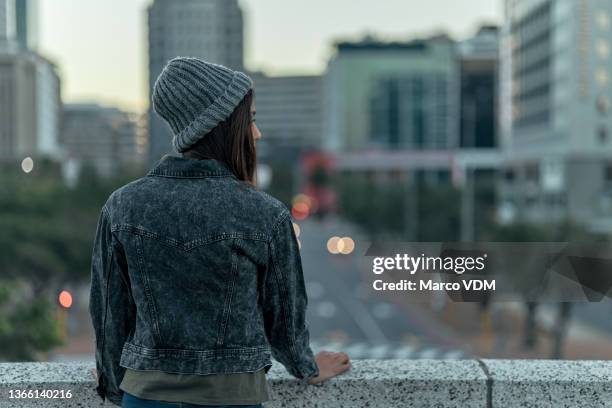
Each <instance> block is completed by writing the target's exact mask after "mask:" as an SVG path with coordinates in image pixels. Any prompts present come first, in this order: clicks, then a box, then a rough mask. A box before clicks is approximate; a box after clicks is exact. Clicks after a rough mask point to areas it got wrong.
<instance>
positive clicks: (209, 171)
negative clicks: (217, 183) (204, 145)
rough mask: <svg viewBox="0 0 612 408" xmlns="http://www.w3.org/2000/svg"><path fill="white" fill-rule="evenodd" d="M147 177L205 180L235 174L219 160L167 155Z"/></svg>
mask: <svg viewBox="0 0 612 408" xmlns="http://www.w3.org/2000/svg"><path fill="white" fill-rule="evenodd" d="M147 176H159V177H175V178H203V177H234V174H233V173H232V172H231V171H230V170H229V169H228V168H227V167H226V166H225V165H224V164H223V163H221V162H220V161H218V160H214V159H207V160H198V159H191V158H187V157H182V156H172V155H169V154H166V155H164V156H163V157H162V158H161V159H160V160H159V161H158V162H157V163H156V164H155V165H154V166H153V168H152V169H151V170H150V171H149V172H148V173H147Z"/></svg>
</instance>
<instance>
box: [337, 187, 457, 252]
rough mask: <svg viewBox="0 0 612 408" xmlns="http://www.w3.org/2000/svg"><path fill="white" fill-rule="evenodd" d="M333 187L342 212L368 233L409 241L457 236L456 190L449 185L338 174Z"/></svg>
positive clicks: (442, 239)
mask: <svg viewBox="0 0 612 408" xmlns="http://www.w3.org/2000/svg"><path fill="white" fill-rule="evenodd" d="M334 186H335V189H336V192H337V193H338V199H339V206H340V211H341V213H342V215H343V216H344V217H346V218H347V219H349V220H350V221H352V222H354V223H355V224H357V225H359V226H360V227H362V228H363V229H364V230H365V232H366V233H368V234H370V235H371V236H374V237H383V236H384V237H392V238H396V239H404V240H412V241H455V240H457V239H458V231H459V225H460V202H461V201H460V196H459V194H460V193H459V191H458V190H457V189H455V188H453V187H452V186H450V185H446V184H442V185H436V186H426V185H423V184H422V183H412V184H411V183H409V182H400V181H391V180H385V181H377V180H373V179H372V178H371V177H369V176H368V175H338V176H337V177H336V178H335V180H334Z"/></svg>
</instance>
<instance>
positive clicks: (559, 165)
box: [500, 0, 612, 230]
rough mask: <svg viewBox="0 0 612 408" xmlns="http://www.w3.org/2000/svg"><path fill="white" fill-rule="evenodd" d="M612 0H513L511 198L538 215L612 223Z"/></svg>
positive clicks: (503, 74) (507, 35) (507, 125)
mask: <svg viewBox="0 0 612 408" xmlns="http://www.w3.org/2000/svg"><path fill="white" fill-rule="evenodd" d="M610 47H612V2H610V1H607V0H506V2H505V23H504V27H503V30H502V46H501V52H500V57H501V64H500V67H501V68H500V78H501V86H500V94H501V95H500V109H501V118H500V123H501V129H502V141H503V146H504V149H505V154H506V157H507V161H508V165H509V169H508V172H507V177H506V178H505V179H506V182H505V187H504V189H503V200H504V205H505V206H508V207H513V208H515V209H517V210H518V212H519V213H520V214H521V215H522V216H524V217H526V218H527V219H531V220H534V221H544V222H549V221H559V220H561V219H564V218H569V219H571V220H574V221H577V222H579V223H581V224H584V225H585V226H587V227H588V228H591V229H599V230H610V229H612V223H611V222H610V220H612V218H611V217H610V216H611V215H612V189H611V187H612V134H611V132H612V109H611V106H610V103H611V101H612V78H611V75H612V54H611V52H612V50H611V48H610Z"/></svg>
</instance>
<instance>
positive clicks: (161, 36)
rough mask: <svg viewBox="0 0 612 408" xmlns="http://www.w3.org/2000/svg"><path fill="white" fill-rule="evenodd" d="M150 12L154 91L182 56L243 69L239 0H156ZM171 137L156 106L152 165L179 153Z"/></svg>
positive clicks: (151, 120) (151, 127)
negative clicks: (166, 70) (170, 63)
mask: <svg viewBox="0 0 612 408" xmlns="http://www.w3.org/2000/svg"><path fill="white" fill-rule="evenodd" d="M147 13H148V48H149V67H148V68H149V70H148V71H149V91H150V92H149V95H151V93H152V90H153V85H154V84H155V80H156V79H157V76H158V75H159V74H160V73H161V71H162V69H163V67H164V66H165V64H166V63H167V62H168V60H170V59H172V58H174V57H176V56H189V57H197V58H202V59H205V60H207V61H210V62H214V63H218V64H222V65H225V66H228V67H230V68H232V69H237V70H243V55H244V52H243V49H244V34H243V16H242V10H241V9H240V6H239V5H238V1H237V0H181V1H175V0H155V1H154V2H153V4H152V5H151V6H150V7H149V8H148V10H147ZM149 99H150V98H149ZM171 140H172V136H171V132H170V129H169V128H168V126H167V125H166V123H165V122H163V120H162V119H161V118H160V117H159V116H158V115H157V114H156V113H155V112H154V111H153V110H152V107H151V108H150V109H149V163H150V164H152V163H154V162H156V161H157V160H158V159H159V158H160V157H161V156H163V155H164V154H167V153H173V151H172V146H171Z"/></svg>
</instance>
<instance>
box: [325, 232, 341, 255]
mask: <svg viewBox="0 0 612 408" xmlns="http://www.w3.org/2000/svg"><path fill="white" fill-rule="evenodd" d="M339 241H340V237H336V236H334V237H331V238H330V239H328V240H327V250H328V251H329V252H330V253H331V254H337V253H338V242H339Z"/></svg>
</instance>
